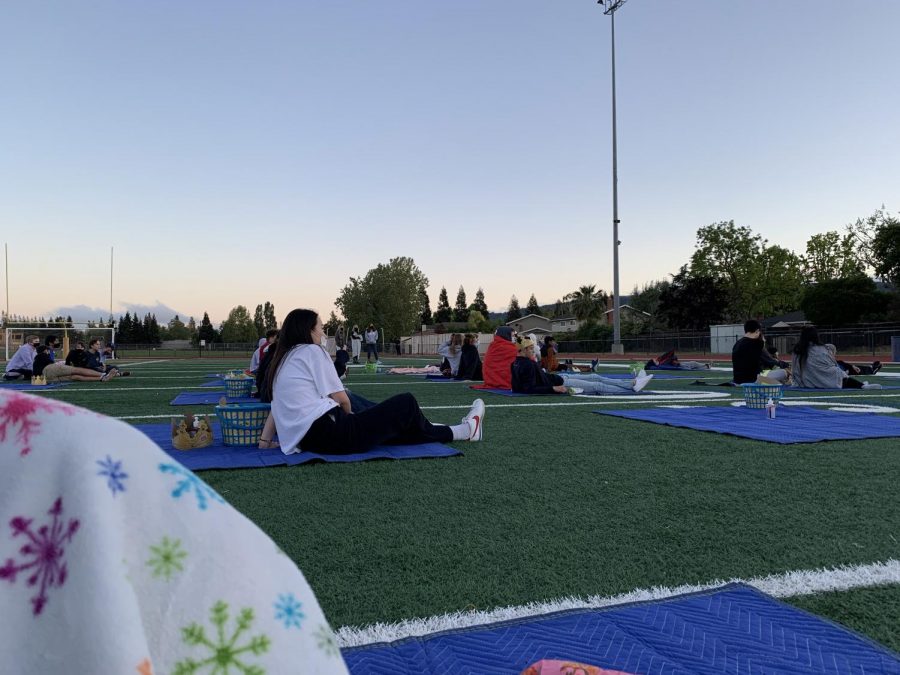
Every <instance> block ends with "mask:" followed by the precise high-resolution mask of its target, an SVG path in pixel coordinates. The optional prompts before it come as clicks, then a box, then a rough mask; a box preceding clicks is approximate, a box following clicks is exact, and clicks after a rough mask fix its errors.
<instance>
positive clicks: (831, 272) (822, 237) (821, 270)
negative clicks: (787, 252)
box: [803, 231, 865, 282]
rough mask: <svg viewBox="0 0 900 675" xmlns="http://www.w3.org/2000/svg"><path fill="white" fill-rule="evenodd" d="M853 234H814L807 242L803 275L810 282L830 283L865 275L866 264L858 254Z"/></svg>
mask: <svg viewBox="0 0 900 675" xmlns="http://www.w3.org/2000/svg"><path fill="white" fill-rule="evenodd" d="M855 243H856V240H855V238H854V237H853V235H852V234H850V233H846V234H844V235H843V236H841V233H840V232H835V231H831V232H823V233H822V234H814V235H813V236H811V237H810V238H809V240H808V241H807V242H806V255H805V256H804V257H803V273H804V276H805V277H806V280H807V281H808V282H819V281H829V280H830V279H842V278H846V277H852V276H858V275H862V274H863V268H864V266H865V263H864V262H863V261H862V260H861V259H860V257H859V256H858V255H857V253H856V247H855Z"/></svg>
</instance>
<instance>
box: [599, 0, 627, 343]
mask: <svg viewBox="0 0 900 675" xmlns="http://www.w3.org/2000/svg"><path fill="white" fill-rule="evenodd" d="M626 2H627V0H597V4H598V5H601V6H602V7H603V13H604V14H607V15H609V26H610V47H611V50H612V194H613V345H612V353H613V354H624V353H625V347H624V345H623V344H622V324H621V321H620V311H619V310H620V307H621V299H620V296H619V244H621V242H620V241H619V165H618V148H617V139H616V10H617V9H619V8H620V7H621V6H622V5H624V4H625V3H626Z"/></svg>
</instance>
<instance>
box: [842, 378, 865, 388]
mask: <svg viewBox="0 0 900 675" xmlns="http://www.w3.org/2000/svg"><path fill="white" fill-rule="evenodd" d="M862 386H863V383H862V382H860V381H859V380H854V379H853V378H852V377H845V378H844V381H843V382H842V383H841V389H862Z"/></svg>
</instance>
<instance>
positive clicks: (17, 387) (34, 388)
mask: <svg viewBox="0 0 900 675" xmlns="http://www.w3.org/2000/svg"><path fill="white" fill-rule="evenodd" d="M67 384H72V383H71V382H54V383H52V384H39V385H34V384H31V383H30V382H16V381H12V382H4V383H3V384H0V389H6V390H8V391H30V392H34V393H37V392H39V391H41V390H42V389H58V388H59V387H65V386H66V385H67Z"/></svg>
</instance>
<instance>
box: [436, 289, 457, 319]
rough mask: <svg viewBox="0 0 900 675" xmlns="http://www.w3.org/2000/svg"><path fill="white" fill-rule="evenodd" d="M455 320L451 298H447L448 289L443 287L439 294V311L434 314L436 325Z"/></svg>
mask: <svg viewBox="0 0 900 675" xmlns="http://www.w3.org/2000/svg"><path fill="white" fill-rule="evenodd" d="M452 319H453V310H452V309H450V298H448V297H447V288H446V287H441V292H440V294H438V304H437V311H435V313H434V320H435V323H447V322H448V321H451V320H452Z"/></svg>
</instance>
